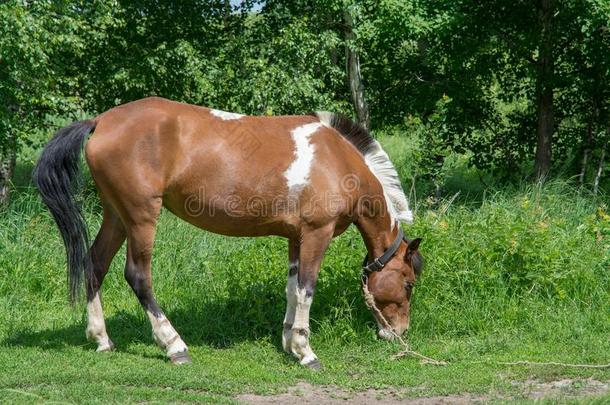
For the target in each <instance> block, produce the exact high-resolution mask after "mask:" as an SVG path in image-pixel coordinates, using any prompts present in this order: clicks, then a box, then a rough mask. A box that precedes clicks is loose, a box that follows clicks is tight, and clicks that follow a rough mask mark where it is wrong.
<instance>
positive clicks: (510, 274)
mask: <svg viewBox="0 0 610 405" xmlns="http://www.w3.org/2000/svg"><path fill="white" fill-rule="evenodd" d="M381 141H382V143H383V144H384V145H385V147H386V149H387V150H388V152H389V153H390V155H391V157H392V159H393V161H394V163H395V165H396V166H397V169H398V170H399V172H400V173H401V176H402V178H403V179H407V178H408V177H409V170H410V167H409V161H408V156H407V155H405V154H404V153H403V154H402V155H401V154H400V153H395V151H405V150H408V147H407V146H408V145H405V144H404V142H406V141H405V140H404V139H402V138H401V139H397V138H383V139H382V140H381ZM19 170H20V171H19V173H18V175H17V176H16V180H15V190H14V193H13V194H12V201H11V203H10V205H9V206H7V207H6V208H3V209H2V211H0V401H2V402H11V403H19V402H28V403H29V402H47V401H49V402H78V403H81V402H82V403H94V402H155V401H160V402H167V401H172V402H232V401H236V400H237V399H238V396H239V395H241V394H261V395H270V394H277V393H282V392H285V391H286V390H288V389H289V388H290V387H293V386H295V385H297V384H299V383H301V384H302V383H307V384H311V385H313V386H332V387H336V390H337V392H341V393H344V394H345V393H347V394H345V395H356V394H354V393H357V392H360V391H363V390H367V389H370V388H373V389H379V391H375V392H378V394H379V395H382V394H388V393H391V394H392V395H394V398H415V397H434V396H444V395H458V396H463V395H466V394H468V395H470V396H471V397H466V398H479V399H484V400H494V399H520V400H523V401H529V400H532V399H533V398H534V397H532V396H531V392H530V391H531V388H528V387H531V385H532V384H537V383H544V382H548V381H557V380H563V379H570V380H571V381H572V383H571V384H568V386H567V388H565V389H563V390H560V392H559V393H557V392H555V393H553V395H554V396H550V397H548V398H551V399H552V398H561V399H563V400H569V399H570V398H573V399H574V398H575V399H574V400H581V401H587V402H588V401H590V400H593V398H595V400H597V401H599V403H603V402H605V401H610V393H609V392H608V390H607V385H606V389H605V390H604V389H601V390H598V391H596V392H593V393H591V392H589V393H590V394H595V396H594V397H586V398H585V397H584V396H583V395H585V394H586V393H587V387H588V386H589V385H590V383H591V381H592V380H595V381H600V382H602V383H605V384H607V383H608V381H609V380H610V369H608V368H606V369H590V368H570V367H564V366H514V365H505V364H499V363H502V362H515V361H519V360H529V361H540V362H546V361H555V362H562V363H581V364H582V363H590V364H608V363H609V362H610V311H609V310H608V309H609V305H610V272H609V271H608V268H609V265H610V252H609V249H610V216H609V215H608V214H607V212H606V210H607V207H606V206H605V205H604V204H603V200H602V199H601V198H599V197H598V198H594V197H593V196H590V195H586V194H584V193H583V192H579V191H578V190H577V189H575V188H572V186H570V185H569V184H565V183H561V182H550V183H548V184H547V185H545V186H544V187H542V188H541V187H534V186H530V187H525V186H524V187H521V188H519V187H517V188H514V189H505V190H503V191H501V192H500V191H497V192H496V191H489V190H487V191H486V192H480V190H479V191H476V192H473V193H470V194H469V193H465V192H463V193H462V194H460V195H459V196H457V198H456V199H455V200H452V201H442V202H441V203H440V204H438V205H433V204H430V203H428V202H427V201H418V204H417V212H416V221H415V224H414V225H413V226H411V227H405V228H404V229H405V231H406V233H407V234H408V235H412V236H418V237H422V238H423V239H424V241H423V243H422V245H421V251H422V254H423V255H424V257H425V258H426V266H425V269H424V274H423V277H422V278H421V280H419V281H418V285H417V287H416V288H415V292H414V301H413V303H412V321H411V328H410V330H409V333H408V341H409V342H410V344H411V346H412V348H413V349H414V350H417V351H418V352H421V353H423V354H426V355H428V356H431V357H434V358H436V359H442V360H445V361H447V362H449V364H448V365H447V366H443V367H441V366H433V365H426V364H420V362H419V361H418V360H416V359H414V358H410V357H407V358H401V359H398V360H393V359H392V356H393V355H394V354H395V353H397V352H398V351H399V350H400V346H399V345H397V344H393V343H387V342H384V341H381V340H379V339H377V338H376V328H375V325H374V322H373V319H372V316H371V315H370V313H369V311H368V310H367V309H366V307H365V304H364V302H363V299H362V295H361V292H360V287H359V280H360V264H361V261H362V257H363V255H364V253H365V248H364V245H363V243H362V240H361V238H360V236H359V234H358V232H357V231H356V230H355V229H354V228H353V227H351V228H350V229H349V230H348V231H347V232H346V233H345V234H343V235H342V236H340V237H339V238H337V239H335V240H334V241H333V243H332V245H331V248H330V250H329V252H328V253H327V255H326V258H325V260H324V263H323V267H322V272H321V275H320V279H319V282H318V288H317V291H316V294H315V297H314V303H313V307H312V321H311V322H312V323H311V325H312V338H311V344H312V347H313V348H314V350H316V353H317V354H318V356H319V357H320V360H321V361H322V364H323V369H322V370H321V371H318V372H316V371H312V370H309V369H305V368H304V367H302V366H300V365H299V364H298V362H297V361H295V360H294V359H293V358H292V357H291V356H288V355H286V354H285V353H284V352H283V351H282V348H281V328H282V326H281V325H282V319H283V315H284V310H285V298H284V286H285V281H286V273H287V243H286V241H284V240H282V239H280V238H272V237H268V238H257V239H253V238H252V239H248V238H228V237H223V236H218V235H214V234H211V233H207V232H203V231H200V230H198V229H196V228H194V227H193V226H191V225H188V224H187V223H185V222H182V221H180V220H178V219H177V218H175V217H173V216H172V214H170V213H169V212H166V211H164V212H163V213H162V215H161V218H160V222H159V227H158V232H157V239H156V244H155V251H154V256H153V257H154V258H153V278H154V282H155V284H154V285H155V292H156V295H157V298H158V301H159V303H160V305H161V307H162V308H163V309H164V311H165V313H166V314H167V316H168V318H169V319H170V320H171V321H172V323H173V325H174V326H175V328H176V329H177V330H178V331H179V332H180V334H181V335H182V337H183V338H184V340H185V341H186V343H187V344H188V345H189V348H190V353H191V356H192V357H193V364H192V365H188V366H184V367H177V366H173V365H172V364H171V363H170V362H169V361H168V360H167V359H166V358H165V356H164V355H163V352H162V351H161V350H160V349H159V348H158V347H157V346H156V345H155V344H154V343H153V341H152V338H151V330H150V324H149V321H148V319H147V318H146V315H145V314H144V312H143V311H142V309H141V307H140V304H139V303H138V302H137V299H136V298H135V296H134V294H133V292H132V291H131V289H130V288H129V286H128V285H127V283H126V282H125V280H124V278H123V266H124V257H125V251H124V250H125V248H124V247H123V248H122V250H121V251H120V252H119V254H118V255H117V257H116V258H115V260H114V262H113V264H112V267H111V270H110V272H109V275H108V277H107V278H106V282H105V284H104V287H103V300H104V310H105V315H106V321H107V328H108V333H109V335H110V337H111V338H112V339H113V341H114V343H115V345H116V349H115V351H114V352H112V353H95V346H94V344H91V343H88V342H87V341H86V339H85V326H86V313H85V305H84V303H82V302H81V303H79V304H78V305H77V306H76V307H75V308H71V307H70V306H69V304H68V303H67V298H66V297H67V287H66V280H65V279H66V276H65V257H64V248H63V245H62V243H61V239H60V236H59V233H58V231H57V229H56V226H55V224H54V223H53V221H52V219H51V218H50V215H49V214H48V212H47V211H46V210H45V209H44V207H43V205H42V203H41V202H40V201H39V199H38V197H37V195H36V193H35V191H34V190H33V188H31V186H30V185H29V180H28V179H29V170H31V167H29V166H27V165H26V166H21V167H20V168H19ZM460 181H462V182H468V181H469V180H468V179H466V180H465V179H461V180H460V179H456V180H455V182H457V183H456V184H458V183H459V182H460ZM464 184H465V183H464ZM458 185H459V184H458ZM456 187H457V186H456ZM405 189H406V190H408V189H409V185H408V184H405ZM83 205H84V207H85V214H86V218H87V221H88V224H89V227H90V230H91V232H92V233H93V234H95V232H96V231H97V229H98V226H99V222H100V220H101V212H100V208H99V205H98V204H97V200H96V196H95V194H94V192H93V191H92V190H91V187H90V185H89V187H87V188H86V191H85V192H84V194H83ZM589 379H592V380H589ZM333 389H335V388H333ZM330 391H331V392H332V390H330ZM297 395H298V394H297ZM329 395H331V394H329ZM557 395H559V396H557ZM571 395H575V396H571ZM330 398H332V396H331V397H330ZM458 398H461V397H458Z"/></svg>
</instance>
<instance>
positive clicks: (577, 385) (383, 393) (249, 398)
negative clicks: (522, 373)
mask: <svg viewBox="0 0 610 405" xmlns="http://www.w3.org/2000/svg"><path fill="white" fill-rule="evenodd" d="M514 385H516V386H518V391H519V392H520V393H521V394H520V395H519V394H518V395H517V396H518V397H519V398H525V399H531V400H540V399H562V398H565V399H568V398H586V397H596V396H600V395H603V394H606V393H608V391H609V390H610V381H606V382H601V381H597V380H594V379H587V380H582V379H574V380H572V379H563V380H558V381H551V382H539V381H535V380H528V381H525V382H515V383H514ZM513 398H514V397H512V396H511V397H506V396H503V395H493V394H489V395H477V394H470V393H464V394H458V395H447V396H432V397H413V391H409V390H408V389H400V390H393V389H368V390H366V391H360V392H351V391H346V390H343V389H340V388H338V387H334V386H317V385H311V384H309V383H305V382H300V383H298V384H297V385H295V386H292V387H289V388H288V390H287V392H285V393H282V394H276V395H254V394H244V395H239V396H238V397H237V398H236V399H237V400H238V401H240V402H242V403H248V404H293V403H299V404H316V405H317V404H328V405H336V404H343V405H344V404H346V403H350V404H356V405H360V404H362V405H364V404H371V403H375V404H382V405H393V404H414V405H431V404H472V403H483V402H487V401H490V400H494V399H503V400H510V399H513Z"/></svg>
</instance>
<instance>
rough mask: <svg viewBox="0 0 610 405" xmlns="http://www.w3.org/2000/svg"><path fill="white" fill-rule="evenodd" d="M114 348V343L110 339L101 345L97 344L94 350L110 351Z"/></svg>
mask: <svg viewBox="0 0 610 405" xmlns="http://www.w3.org/2000/svg"><path fill="white" fill-rule="evenodd" d="M113 350H114V343H112V341H110V339H109V340H108V343H106V344H103V345H98V346H97V349H96V350H95V351H96V352H98V353H104V352H111V351H113Z"/></svg>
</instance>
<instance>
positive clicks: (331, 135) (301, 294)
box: [33, 97, 422, 368]
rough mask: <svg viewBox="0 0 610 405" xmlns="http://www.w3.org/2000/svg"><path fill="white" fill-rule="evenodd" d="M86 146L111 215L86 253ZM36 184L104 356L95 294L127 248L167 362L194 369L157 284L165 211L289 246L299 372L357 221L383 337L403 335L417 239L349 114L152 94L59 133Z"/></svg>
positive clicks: (290, 315)
mask: <svg viewBox="0 0 610 405" xmlns="http://www.w3.org/2000/svg"><path fill="white" fill-rule="evenodd" d="M90 134H91V136H89V135H90ZM87 138H88V140H87V141H86V143H85V140H86V139H87ZM83 145H85V148H84V149H85V156H86V161H87V164H88V166H89V169H90V172H91V175H92V177H93V180H94V182H95V185H96V188H97V190H98V192H99V197H100V200H101V205H102V207H103V221H102V225H101V227H100V230H99V232H98V234H97V236H96V238H95V241H94V242H93V244H92V245H91V247H90V248H89V239H88V236H87V227H86V224H85V222H84V218H83V216H82V213H81V211H80V209H79V207H78V204H77V203H76V201H75V197H74V187H73V185H74V183H75V182H76V181H77V180H78V176H79V159H80V154H81V152H82V149H83ZM33 179H34V182H35V184H36V186H37V188H38V190H39V192H40V194H41V196H42V199H43V201H44V202H45V204H46V205H47V206H48V208H49V210H50V212H51V214H52V215H53V217H54V219H55V221H56V223H57V225H58V227H59V230H60V233H61V235H62V237H63V241H64V244H65V247H66V251H67V263H68V279H69V285H70V297H71V300H72V301H74V300H75V298H76V297H77V296H78V291H79V287H80V285H82V284H83V282H84V284H85V287H86V295H87V315H88V325H87V329H86V335H87V338H88V339H89V340H91V341H93V342H95V343H97V350H98V351H107V350H112V349H113V343H112V341H111V340H110V338H109V337H108V334H107V332H106V325H105V322H104V315H103V312H102V300H101V297H100V287H101V285H102V282H103V281H104V277H105V275H106V273H107V272H108V268H109V266H110V262H111V261H112V259H113V257H114V256H115V254H116V253H117V251H118V250H119V248H120V247H121V245H122V244H123V243H124V241H125V240H127V260H126V264H125V278H126V280H127V282H128V283H129V285H130V286H131V288H132V289H133V291H134V293H135V295H136V296H137V298H138V300H139V301H140V303H141V304H142V307H143V309H144V310H145V311H146V314H147V315H148V317H149V319H150V322H151V325H152V331H153V337H154V339H155V341H156V342H157V343H158V344H159V346H161V348H163V349H164V350H165V352H166V354H167V356H168V357H169V358H170V359H171V361H172V362H174V363H177V364H181V363H187V362H190V361H191V360H190V357H189V355H188V350H187V346H186V344H185V343H184V341H183V340H182V338H181V337H180V335H179V334H178V333H177V332H176V330H175V329H174V327H173V326H172V325H171V323H170V321H169V320H168V319H167V318H166V316H165V315H164V313H163V311H162V310H161V308H160V307H159V305H158V304H157V301H156V300H155V297H154V295H153V290H152V278H151V261H152V252H153V242H154V239H155V228H156V223H157V218H158V216H159V213H160V211H161V207H162V206H164V207H166V208H167V209H168V210H170V211H171V212H172V213H174V214H175V215H176V216H178V217H180V218H182V219H183V220H185V221H187V222H190V223H191V224H193V225H195V226H197V227H200V228H203V229H205V230H208V231H211V232H215V233H219V234H224V235H229V236H262V235H279V236H283V237H285V238H287V239H288V240H289V248H288V257H289V267H288V282H287V285H286V300H287V308H286V316H285V318H284V328H283V334H282V345H283V348H284V350H286V351H287V352H288V353H292V354H293V355H295V356H296V357H297V358H298V360H299V361H300V363H301V364H303V365H306V366H308V367H311V368H318V367H319V366H320V363H319V361H318V359H317V357H316V355H315V354H314V352H313V351H312V349H311V347H310V345H309V309H310V306H311V303H312V298H313V294H314V290H315V287H316V280H317V278H318V272H319V270H320V264H321V262H322V258H323V257H324V253H325V251H326V249H327V247H328V245H329V243H330V241H331V239H332V238H333V237H334V236H337V235H339V234H341V233H342V232H344V231H345V229H346V228H347V227H348V226H349V225H350V224H352V223H353V224H355V225H356V227H357V228H358V230H359V231H360V233H361V234H362V237H363V239H364V243H365V245H366V248H367V250H368V254H367V257H366V258H365V264H364V275H363V282H364V283H365V284H364V287H365V291H367V294H369V292H370V294H371V295H372V296H373V298H374V303H375V305H376V307H377V309H378V310H379V311H373V315H374V317H375V318H376V321H377V324H378V326H379V328H380V330H379V336H380V337H382V338H391V337H392V336H394V333H396V334H401V333H403V332H404V331H405V330H406V329H407V328H408V325H409V301H410V299H411V292H412V291H411V290H412V288H413V285H414V283H415V277H416V273H418V272H419V271H420V269H421V263H422V261H421V256H420V255H419V252H418V250H417V247H418V245H419V241H420V240H419V239H415V240H413V241H409V240H408V239H406V238H404V237H403V233H402V230H401V228H400V222H401V221H404V222H410V221H411V220H412V214H411V211H410V210H409V206H408V203H407V199H406V197H405V195H404V192H403V190H402V187H401V185H400V180H399V178H398V175H397V173H396V170H395V168H394V166H393V165H392V163H391V162H390V160H389V158H388V155H387V154H386V153H385V152H384V150H383V149H382V148H381V146H380V144H379V143H378V142H377V141H375V140H374V139H373V138H372V137H371V136H370V135H369V133H368V132H367V131H366V130H365V129H364V128H362V127H361V126H359V125H357V124H355V123H353V122H352V121H351V120H349V119H346V118H344V117H341V116H338V115H336V114H331V113H326V112H320V113H316V114H314V115H307V116H280V117H254V116H244V115H240V114H234V113H228V112H224V111H219V110H214V109H208V108H203V107H198V106H194V105H189V104H184V103H178V102H174V101H170V100H166V99H162V98H156V97H154V98H146V99H142V100H138V101H135V102H131V103H128V104H125V105H121V106H118V107H115V108H112V109H111V110H108V111H106V112H105V113H103V114H101V115H99V116H97V117H95V118H93V119H90V120H85V121H79V122H75V123H73V124H71V125H69V126H67V127H65V128H63V129H60V130H59V131H58V132H57V133H56V134H55V135H54V137H53V138H52V139H51V141H49V143H48V144H47V145H46V147H45V148H44V150H43V152H42V155H41V157H40V160H39V161H38V163H37V165H36V168H35V170H34V174H33ZM366 287H368V288H366Z"/></svg>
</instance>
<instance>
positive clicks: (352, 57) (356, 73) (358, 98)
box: [343, 7, 370, 129]
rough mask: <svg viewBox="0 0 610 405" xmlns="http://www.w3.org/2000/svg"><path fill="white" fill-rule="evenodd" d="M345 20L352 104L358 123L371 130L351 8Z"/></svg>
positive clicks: (347, 10) (345, 13)
mask: <svg viewBox="0 0 610 405" xmlns="http://www.w3.org/2000/svg"><path fill="white" fill-rule="evenodd" d="M343 19H344V22H345V40H346V46H345V52H346V58H347V79H348V80H349V88H350V92H351V94H352V103H353V104H354V109H355V110H356V117H357V118H358V123H360V125H362V126H363V127H365V128H366V129H369V127H370V115H369V106H368V104H367V102H366V99H365V98H364V85H363V84H362V74H361V73H360V55H359V54H358V51H357V50H356V48H355V43H354V42H355V35H354V29H353V28H354V19H353V17H352V14H351V11H350V9H349V7H346V8H345V9H344V10H343Z"/></svg>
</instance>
